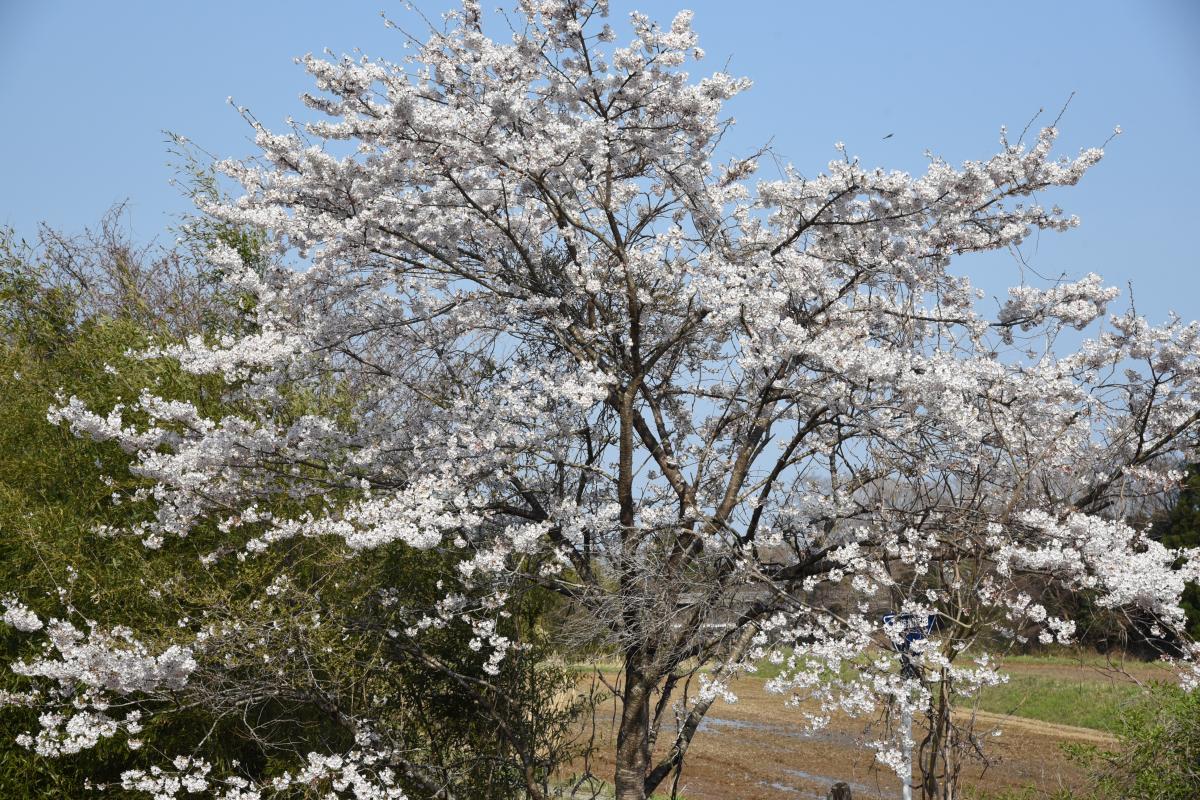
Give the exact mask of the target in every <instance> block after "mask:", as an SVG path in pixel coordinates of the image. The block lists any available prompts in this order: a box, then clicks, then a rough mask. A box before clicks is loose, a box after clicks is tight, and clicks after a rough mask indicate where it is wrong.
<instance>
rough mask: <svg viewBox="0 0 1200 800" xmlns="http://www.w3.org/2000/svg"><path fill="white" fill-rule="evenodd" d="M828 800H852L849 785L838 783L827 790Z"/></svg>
mask: <svg viewBox="0 0 1200 800" xmlns="http://www.w3.org/2000/svg"><path fill="white" fill-rule="evenodd" d="M829 800H854V798H853V797H851V796H850V784H848V783H845V782H843V781H838V782H837V783H835V784H834V785H833V788H832V789H830V790H829Z"/></svg>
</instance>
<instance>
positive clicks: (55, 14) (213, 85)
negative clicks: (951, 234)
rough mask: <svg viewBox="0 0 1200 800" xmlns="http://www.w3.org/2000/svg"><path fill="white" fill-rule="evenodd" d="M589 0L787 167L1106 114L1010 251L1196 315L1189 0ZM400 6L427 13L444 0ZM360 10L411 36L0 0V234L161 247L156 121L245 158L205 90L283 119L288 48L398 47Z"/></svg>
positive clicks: (984, 147)
mask: <svg viewBox="0 0 1200 800" xmlns="http://www.w3.org/2000/svg"><path fill="white" fill-rule="evenodd" d="M611 3H612V11H613V16H614V17H615V18H617V19H623V18H624V17H625V15H626V14H627V13H628V12H629V11H630V10H633V9H634V8H640V9H642V10H645V11H647V12H648V13H650V14H651V15H652V16H654V17H656V18H658V19H660V20H662V21H664V22H666V21H669V20H670V18H671V17H672V16H674V14H675V12H676V11H677V10H679V9H681V8H691V9H693V10H694V11H695V12H696V19H695V27H696V28H697V30H698V31H699V32H700V35H701V45H702V46H703V47H704V49H705V50H706V51H707V53H708V56H707V58H706V59H705V60H704V61H703V62H701V63H700V64H699V65H693V66H692V67H691V69H692V71H693V72H695V73H700V72H703V71H714V70H717V69H719V68H721V67H722V66H723V65H725V64H726V63H728V65H729V69H730V71H732V72H734V73H735V74H738V75H745V76H748V77H750V78H752V79H753V80H754V82H755V86H754V88H753V89H752V90H751V91H750V92H749V93H748V94H747V95H745V96H743V97H742V98H739V99H738V100H737V101H735V102H734V103H733V104H732V106H731V109H730V110H731V113H732V114H733V115H734V116H735V117H736V118H737V120H738V126H737V127H736V128H735V130H734V133H733V135H731V136H730V137H729V138H728V139H727V145H728V148H729V150H730V152H731V153H734V152H741V153H744V152H746V151H749V150H751V149H753V148H754V147H756V146H758V145H760V144H762V143H764V142H766V141H768V140H770V141H771V142H772V144H773V147H774V148H775V150H776V152H777V153H778V154H779V155H780V157H781V158H782V159H783V160H785V161H790V162H792V163H793V164H795V165H796V166H797V167H798V168H799V169H800V170H801V171H802V172H805V173H808V174H812V173H815V172H817V171H819V170H820V169H821V168H822V167H823V166H824V165H825V164H826V163H827V162H828V161H829V160H830V159H831V158H833V157H834V155H835V153H834V150H833V147H832V146H833V143H834V142H836V141H844V142H845V143H846V145H847V148H848V150H849V151H850V152H851V153H852V154H856V155H858V156H860V157H861V158H862V160H863V162H864V163H866V164H867V165H869V166H882V167H885V168H896V169H905V170H910V171H914V172H915V171H919V170H921V169H922V168H923V165H924V164H925V158H924V153H925V151H926V150H927V149H928V150H932V151H934V152H936V153H938V154H940V155H942V156H944V157H946V158H947V159H949V160H950V161H952V162H958V161H961V160H964V159H969V158H985V157H987V156H988V155H990V154H992V153H993V152H994V151H995V149H996V148H997V147H998V144H997V137H998V131H999V128H1000V126H1001V125H1002V124H1007V125H1008V126H1009V128H1010V130H1014V131H1020V129H1021V128H1022V127H1024V125H1025V123H1026V122H1027V121H1028V120H1029V119H1030V118H1031V117H1032V116H1033V115H1034V114H1035V113H1036V112H1037V111H1038V109H1039V108H1044V109H1045V112H1044V113H1043V115H1042V118H1041V119H1042V120H1045V121H1048V120H1052V119H1053V118H1054V117H1055V116H1056V115H1057V113H1058V111H1059V109H1060V108H1061V107H1062V106H1063V104H1064V103H1065V102H1066V101H1067V99H1068V98H1069V97H1070V96H1071V94H1072V92H1074V93H1075V96H1074V99H1073V100H1071V103H1070V107H1069V108H1068V110H1067V112H1066V114H1065V116H1064V118H1063V121H1062V123H1061V124H1060V128H1061V129H1062V131H1063V135H1062V138H1061V139H1060V144H1061V152H1063V153H1074V152H1075V151H1077V150H1078V149H1079V148H1080V147H1083V146H1088V145H1094V144H1100V143H1101V142H1103V141H1104V140H1105V139H1106V138H1107V137H1108V135H1109V133H1110V132H1111V131H1112V128H1113V126H1115V125H1118V124H1119V125H1121V126H1122V128H1123V130H1124V134H1123V135H1122V136H1121V137H1119V138H1118V139H1116V140H1115V141H1114V142H1112V143H1111V144H1110V146H1109V148H1108V155H1107V156H1106V158H1105V160H1104V161H1103V162H1102V163H1101V164H1100V165H1099V166H1098V167H1097V168H1096V169H1095V170H1094V171H1093V172H1092V173H1091V174H1089V175H1088V176H1087V177H1086V178H1085V180H1084V181H1083V183H1082V184H1081V185H1080V186H1079V187H1076V188H1075V189H1073V190H1071V191H1068V192H1065V193H1062V194H1060V195H1055V196H1054V197H1053V198H1049V199H1050V200H1053V201H1056V202H1059V203H1060V204H1062V205H1063V206H1064V207H1065V208H1066V209H1067V210H1068V211H1070V212H1072V213H1076V214H1078V215H1079V216H1080V217H1081V218H1082V220H1083V225H1082V227H1081V228H1080V229H1078V230H1076V231H1073V232H1071V233H1068V234H1065V235H1054V236H1049V235H1047V236H1043V237H1040V239H1039V240H1038V241H1036V242H1031V243H1030V244H1029V246H1028V247H1027V248H1026V253H1025V256H1026V258H1027V260H1028V261H1029V262H1030V264H1031V265H1032V266H1033V268H1034V269H1036V270H1038V271H1039V272H1041V273H1042V274H1045V275H1049V276H1057V275H1060V274H1066V275H1068V276H1072V277H1078V276H1080V275H1082V274H1084V273H1087V272H1089V271H1093V272H1098V273H1100V274H1101V275H1103V276H1104V277H1105V278H1106V279H1107V280H1108V281H1109V282H1110V283H1113V284H1115V285H1118V286H1124V285H1125V284H1126V283H1127V282H1129V281H1133V284H1134V289H1135V297H1136V300H1137V305H1138V308H1139V310H1141V311H1142V312H1144V313H1147V314H1148V315H1149V316H1150V317H1151V318H1152V319H1153V320H1155V321H1160V320H1161V319H1162V318H1163V316H1164V315H1165V314H1166V313H1167V311H1168V310H1170V309H1174V310H1176V311H1178V312H1179V313H1180V314H1181V315H1183V316H1185V317H1188V318H1197V317H1200V256H1198V255H1197V253H1198V252H1200V251H1198V248H1197V242H1196V239H1197V233H1198V232H1200V147H1198V146H1197V145H1198V143H1200V2H1194V1H1193V0H1146V2H1138V3H1133V2H1119V3H1118V2H1107V1H1105V2H1099V1H1097V0H1088V1H1087V2H1056V3H1047V2H1027V1H1026V0H1019V1H1013V2H1005V3H1002V4H1001V3H979V2H962V3H941V2H911V3H896V2H865V1H860V2H857V3H854V4H843V3H833V2H822V3H808V2H780V1H774V2H768V1H767V0H759V1H758V2H752V1H751V0H739V1H737V2H734V1H732V0H693V1H692V2H686V1H685V0H638V2H629V1H628V0H611ZM418 5H419V6H420V7H421V8H422V9H423V10H424V11H425V12H426V13H427V14H428V15H430V16H432V17H436V15H437V14H438V13H440V11H441V10H442V9H443V8H445V7H446V6H447V5H448V3H446V2H444V1H443V0H422V2H419V3H418ZM485 5H486V0H485ZM383 10H386V11H387V13H388V15H389V16H390V17H392V18H393V19H396V20H397V21H400V22H405V23H411V25H410V26H409V27H411V28H413V29H419V21H418V20H416V19H415V18H413V17H412V16H411V15H410V14H409V13H408V12H406V11H405V10H404V8H403V5H402V4H401V3H400V2H398V1H397V0H365V1H364V0H343V1H342V2H315V1H314V0H288V2H283V0H258V1H257V2H245V1H244V0H243V1H242V2H238V1H237V0H206V1H205V2H200V1H199V0H173V1H172V2H162V0H122V1H121V2H104V3H100V2H94V1H93V2H84V1H83V0H53V1H51V0H45V2H42V1H41V0H0V101H2V103H3V105H2V107H3V108H4V110H5V114H4V117H5V120H4V122H3V123H2V124H0V152H2V153H3V154H4V157H3V158H2V159H0V188H2V194H0V224H6V225H10V226H12V227H14V228H16V229H17V231H18V232H19V233H20V234H22V235H26V236H29V235H31V234H32V233H33V232H34V231H35V226H36V223H37V221H39V220H45V221H47V222H50V223H51V224H53V225H55V226H57V227H61V228H65V229H67V230H75V229H78V228H80V227H82V226H83V225H86V224H90V223H93V222H95V221H96V220H97V219H98V218H99V216H100V215H101V214H102V213H103V212H104V210H105V209H106V208H107V207H108V206H109V205H111V204H112V203H113V202H116V201H119V200H125V199H128V200H129V204H130V205H129V208H130V210H131V217H130V219H131V224H132V227H133V232H134V234H135V236H136V237H137V238H139V239H143V240H145V239H150V238H154V237H156V236H157V237H160V238H162V239H168V238H169V236H170V234H169V233H167V229H168V227H169V226H170V225H171V224H172V223H173V221H174V220H175V218H176V216H177V215H178V214H180V213H181V212H182V211H184V210H186V208H187V203H186V201H185V200H184V199H183V198H182V197H180V196H179V194H178V192H177V191H176V190H175V189H174V188H173V187H171V186H170V185H169V179H170V178H171V175H172V171H171V169H170V167H169V166H168V154H167V149H166V145H165V141H164V135H163V133H162V131H163V130H164V129H166V130H172V131H175V132H178V133H181V134H184V135H186V136H188V137H189V138H190V139H192V140H193V141H195V142H196V143H198V144H199V145H201V146H203V147H204V148H206V149H207V150H209V151H210V152H213V153H216V154H218V155H221V156H245V155H252V154H253V152H254V147H253V143H252V142H251V139H250V135H249V131H248V128H247V126H246V125H245V123H244V122H243V121H242V120H241V118H240V117H239V116H238V115H237V114H236V112H235V111H234V110H233V109H231V108H230V107H229V106H228V105H226V104H225V98H226V97H227V96H230V95H232V96H233V97H234V98H235V100H236V101H237V102H238V103H239V104H242V105H245V106H248V107H249V108H250V109H251V111H252V112H253V113H254V114H255V115H256V116H257V117H258V118H259V119H261V120H262V121H263V122H264V123H266V124H267V125H268V126H269V127H282V124H283V120H284V119H285V118H286V117H287V116H289V115H296V116H302V115H303V109H302V107H301V105H300V103H299V101H298V99H297V96H298V94H299V93H300V92H302V91H304V90H306V89H308V88H309V83H308V81H307V79H306V76H305V73H304V72H303V70H302V69H301V68H300V67H298V66H296V65H295V64H294V63H293V61H292V59H293V58H294V57H295V56H299V55H303V54H304V53H306V52H320V51H321V50H322V49H324V48H326V47H328V48H330V49H332V50H334V51H335V52H338V53H341V52H347V51H351V50H353V49H354V48H360V49H361V50H363V51H364V52H366V53H367V54H369V55H371V56H383V57H395V58H399V57H400V55H401V53H402V50H401V49H400V38H399V36H398V35H397V34H396V33H395V32H394V31H390V30H388V29H386V28H384V26H383V25H382V21H381V20H380V16H379V14H380V11H383ZM497 33H498V34H499V35H501V36H502V35H503V31H497ZM888 134H892V135H891V136H890V137H889V138H886V139H885V138H884V137H885V136H887V135H888ZM960 269H962V270H964V271H966V272H967V273H968V274H970V275H971V276H972V278H974V279H975V280H976V282H977V283H979V285H981V286H983V287H984V288H985V289H986V290H987V291H988V292H989V293H990V294H995V293H998V292H1000V291H1001V289H1002V287H1004V286H1007V285H1010V284H1012V283H1015V282H1016V281H1017V280H1019V275H1020V272H1019V269H1018V265H1017V264H1016V262H1015V261H1014V260H1013V258H1012V257H1011V256H1009V255H1007V254H1001V255H998V256H988V257H982V258H975V259H974V260H972V261H970V262H964V264H963V265H962V267H960Z"/></svg>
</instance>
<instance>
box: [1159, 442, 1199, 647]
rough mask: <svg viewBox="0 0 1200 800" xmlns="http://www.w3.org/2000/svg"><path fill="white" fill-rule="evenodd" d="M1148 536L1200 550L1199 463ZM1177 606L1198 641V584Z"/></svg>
mask: <svg viewBox="0 0 1200 800" xmlns="http://www.w3.org/2000/svg"><path fill="white" fill-rule="evenodd" d="M1150 533H1151V535H1152V536H1153V537H1154V538H1156V539H1158V540H1159V541H1161V542H1162V543H1163V544H1164V545H1165V546H1167V547H1177V548H1183V547H1200V463H1197V464H1189V465H1188V470H1187V476H1186V477H1185V479H1184V482H1183V486H1182V487H1181V489H1180V491H1179V494H1178V495H1177V497H1176V499H1175V503H1174V505H1173V506H1171V508H1170V509H1169V510H1168V511H1167V512H1166V513H1165V514H1162V515H1160V517H1159V518H1158V519H1157V520H1155V522H1154V525H1153V527H1152V528H1151V531H1150ZM1180 605H1181V606H1182V607H1183V609H1184V611H1186V612H1187V620H1188V635H1189V636H1191V637H1192V638H1193V639H1200V585H1197V584H1196V583H1194V582H1193V583H1189V584H1188V585H1187V587H1186V588H1185V589H1184V592H1183V599H1182V600H1181V602H1180Z"/></svg>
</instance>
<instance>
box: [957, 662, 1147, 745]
mask: <svg viewBox="0 0 1200 800" xmlns="http://www.w3.org/2000/svg"><path fill="white" fill-rule="evenodd" d="M1035 663H1036V662H1035ZM1041 663H1045V662H1041ZM1140 693H1141V689H1140V688H1139V687H1137V686H1136V685H1134V684H1130V683H1117V682H1114V681H1109V680H1105V679H1104V678H1103V677H1098V678H1097V679H1085V678H1080V679H1078V680H1066V679H1063V678H1050V677H1043V676H1040V675H1020V674H1017V675H1012V676H1011V677H1010V678H1009V680H1008V683H1006V684H1002V685H1000V686H993V687H989V688H988V689H985V690H984V692H983V695H982V696H981V697H980V700H979V707H980V708H981V709H982V710H984V711H990V712H992V713H994V714H1012V715H1014V716H1017V717H1025V718H1027V719H1036V720H1040V721H1042V722H1050V723H1054V724H1056V725H1073V726H1075V727H1078V728H1092V729H1094V730H1099V731H1108V732H1110V733H1111V732H1112V731H1113V730H1114V728H1115V724H1116V721H1117V720H1118V719H1119V718H1120V715H1121V713H1122V711H1121V710H1122V708H1123V707H1124V706H1126V705H1127V704H1129V703H1130V702H1131V701H1133V700H1134V699H1135V698H1136V697H1138V695H1139V694H1140Z"/></svg>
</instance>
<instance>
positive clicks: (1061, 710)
mask: <svg viewBox="0 0 1200 800" xmlns="http://www.w3.org/2000/svg"><path fill="white" fill-rule="evenodd" d="M1114 663H1116V664H1119V663H1120V662H1119V659H1117V660H1111V661H1110V659H1109V657H1107V656H1104V655H1100V654H1096V653H1080V652H1078V651H1064V652H1061V653H1054V652H1051V653H1044V654H1039V655H1031V656H1008V657H1005V658H1004V664H1005V665H1006V666H1007V667H1009V668H1010V669H1011V672H1010V673H1009V676H1010V677H1009V680H1008V682H1007V683H1005V684H1002V685H1000V686H994V687H990V688H988V689H986V690H984V692H983V694H982V696H981V697H980V701H979V708H980V709H981V710H982V711H987V712H990V713H993V714H1011V715H1013V716H1017V717H1024V718H1026V719H1033V720H1039V721H1041V722H1049V723H1052V724H1056V725H1071V726H1074V727H1079V728H1091V729H1093V730H1099V731H1105V732H1108V733H1112V732H1113V731H1114V730H1115V727H1116V722H1117V720H1118V719H1119V718H1120V716H1121V714H1122V713H1123V709H1124V708H1125V707H1127V706H1128V705H1129V704H1130V703H1131V702H1133V701H1135V700H1136V699H1137V698H1138V697H1139V696H1140V694H1141V692H1142V689H1141V688H1140V687H1138V686H1137V685H1135V684H1133V683H1128V682H1124V681H1121V680H1119V679H1114V678H1112V677H1109V676H1106V675H1105V674H1104V673H1103V672H1102V671H1101V670H1102V669H1103V668H1104V667H1105V666H1109V665H1112V664H1114ZM1129 665H1130V666H1134V665H1136V667H1137V669H1138V670H1145V669H1149V670H1154V671H1157V670H1158V669H1160V668H1161V669H1163V671H1164V677H1166V675H1167V673H1168V672H1169V670H1168V669H1167V668H1166V667H1163V666H1162V665H1159V664H1153V663H1151V664H1147V663H1144V662H1130V664H1129ZM604 666H605V667H608V668H611V669H612V670H614V671H615V670H616V669H617V665H616V664H611V665H604ZM756 666H757V668H758V670H757V672H755V673H751V674H750V676H748V677H749V678H750V680H756V679H757V680H766V679H769V678H772V677H775V676H776V675H778V674H779V672H780V671H781V668H780V667H778V666H776V665H774V664H771V663H770V662H768V661H762V662H760V663H759V664H757V665H756ZM1023 666H1024V667H1031V668H1036V667H1038V666H1055V667H1078V668H1079V669H1078V676H1077V677H1076V676H1070V677H1063V676H1062V674H1061V673H1062V671H1061V670H1059V671H1058V672H1059V674H1058V675H1039V674H1036V672H1033V673H1032V674H1031V673H1030V672H1023V671H1022V670H1021V667H1023ZM578 668H579V669H580V670H581V671H585V670H590V669H593V668H594V667H593V666H592V665H586V666H585V665H579V667H578ZM602 668H603V667H602ZM1093 668H1094V669H1093ZM843 669H844V671H846V672H847V673H848V672H850V670H851V669H852V667H851V666H850V665H843Z"/></svg>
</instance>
